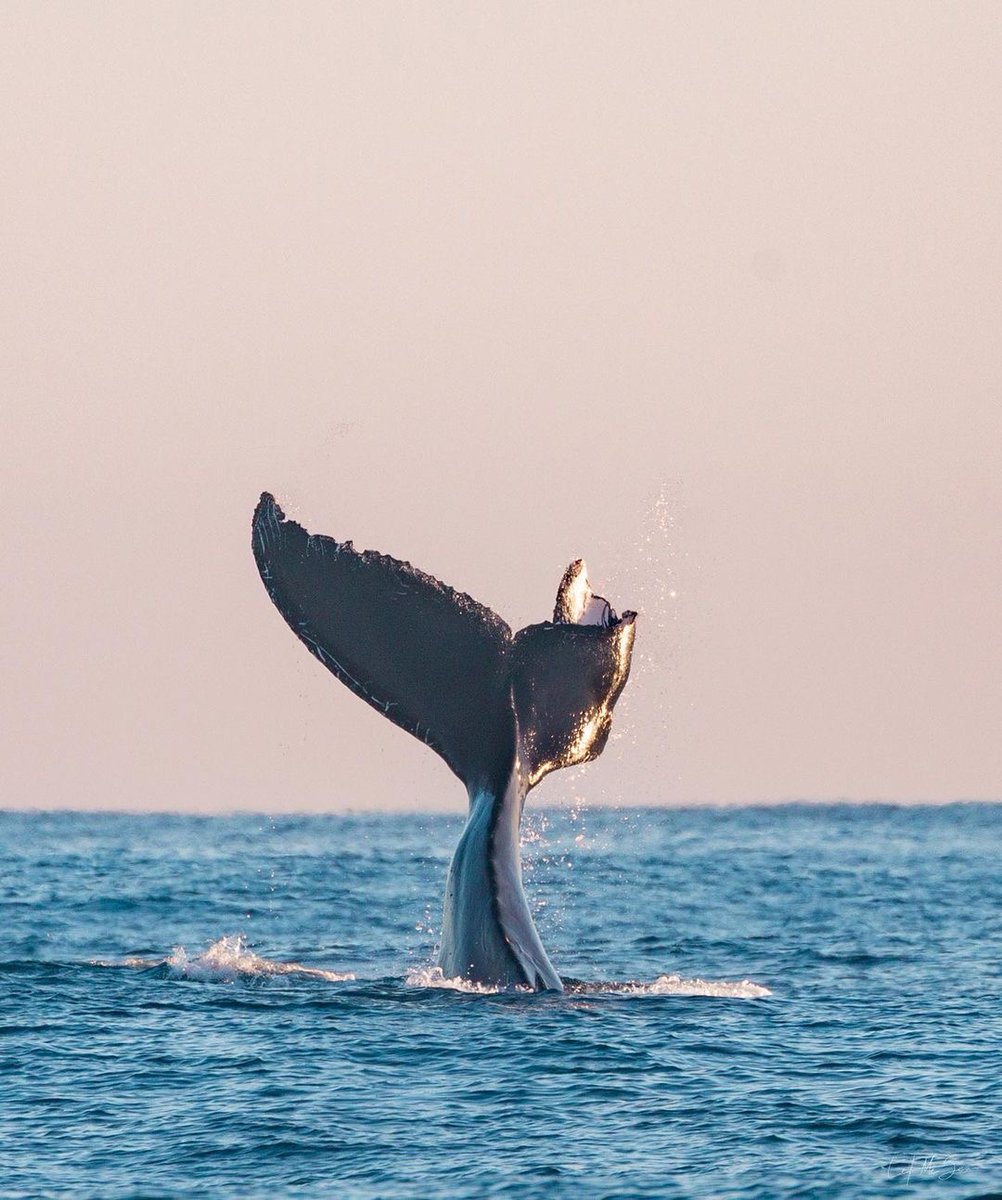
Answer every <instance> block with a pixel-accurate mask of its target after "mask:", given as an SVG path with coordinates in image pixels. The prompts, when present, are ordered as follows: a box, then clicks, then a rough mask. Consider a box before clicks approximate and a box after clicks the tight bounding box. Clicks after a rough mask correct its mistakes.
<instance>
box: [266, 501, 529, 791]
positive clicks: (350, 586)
mask: <svg viewBox="0 0 1002 1200" xmlns="http://www.w3.org/2000/svg"><path fill="white" fill-rule="evenodd" d="M252 542H253V549H254V557H255V559H256V561H257V566H258V570H259V572H260V574H261V579H262V580H263V582H264V585H265V587H266V588H267V589H268V594H269V595H270V596H271V599H272V600H273V601H274V603H275V606H276V607H277V608H278V610H279V612H280V613H281V614H282V616H283V617H284V618H285V620H286V621H287V622H288V624H289V627H290V628H291V629H292V631H293V632H294V633H295V634H296V636H297V637H298V638H299V639H300V641H302V642H303V644H304V645H305V646H306V647H307V648H308V649H309V651H310V652H311V653H312V654H313V655H314V656H315V657H316V658H317V659H319V660H320V662H322V663H323V664H324V666H325V667H326V668H327V669H328V670H329V671H331V672H332V673H333V674H334V675H336V676H337V678H338V679H340V680H341V682H342V683H344V684H346V685H347V686H348V687H349V688H351V690H352V691H353V692H355V694H356V695H358V696H361V697H362V699H363V700H365V701H366V702H367V703H368V704H371V705H372V707H373V708H376V709H378V710H379V711H380V712H381V713H383V714H384V715H385V716H386V717H388V718H389V719H390V720H391V721H393V722H394V723H395V724H397V725H399V726H400V727H401V728H402V729H406V730H407V731H408V732H409V733H412V734H413V735H414V736H415V737H417V738H420V739H421V740H422V741H423V742H425V743H427V744H428V745H429V746H431V747H432V748H433V749H434V750H436V751H437V752H438V753H439V754H440V755H441V756H442V758H444V759H445V761H446V762H447V763H448V764H449V766H450V767H451V768H452V770H453V771H454V772H455V773H456V774H457V775H458V776H459V778H460V779H462V780H463V782H464V783H465V784H467V786H470V784H471V783H473V784H476V783H477V781H478V780H480V779H482V778H487V777H490V776H491V775H493V774H496V773H497V771H498V770H499V769H500V767H501V764H503V762H504V761H505V759H506V757H507V756H508V755H510V753H511V749H512V745H513V736H514V735H513V732H512V726H513V722H512V717H511V706H510V701H509V699H508V681H507V672H508V663H507V653H508V648H509V645H510V643H511V638H512V635H511V630H510V629H509V628H508V626H507V625H506V624H505V622H504V621H502V620H501V618H500V617H499V616H498V615H497V614H496V613H494V612H492V611H491V610H490V609H489V608H487V607H485V606H484V605H482V604H479V603H478V602H477V601H476V600H473V599H472V598H471V597H470V596H467V595H465V594H463V593H462V592H456V591H454V590H453V589H452V588H450V587H447V586H446V585H445V584H443V583H440V582H439V581H438V580H437V579H434V578H433V577H432V576H431V575H426V574H425V573H424V572H423V571H419V570H418V569H417V568H416V567H412V566H411V564H410V563H408V562H400V561H398V560H397V559H395V558H390V557H389V556H388V555H385V554H378V553H376V552H375V551H372V550H364V551H358V550H356V549H355V548H354V547H353V546H352V544H351V542H338V541H335V540H334V539H333V538H330V537H324V536H321V535H319V534H310V533H308V532H307V531H306V530H305V529H304V528H303V527H302V526H301V525H300V524H298V522H296V521H291V520H289V519H287V518H286V516H285V514H284V513H283V512H282V509H281V508H280V507H279V505H278V504H277V503H276V502H275V499H274V497H273V496H272V495H270V493H268V492H265V493H264V494H263V495H262V496H261V499H260V502H259V503H258V506H257V509H256V510H255V513H254V520H253V526H252Z"/></svg>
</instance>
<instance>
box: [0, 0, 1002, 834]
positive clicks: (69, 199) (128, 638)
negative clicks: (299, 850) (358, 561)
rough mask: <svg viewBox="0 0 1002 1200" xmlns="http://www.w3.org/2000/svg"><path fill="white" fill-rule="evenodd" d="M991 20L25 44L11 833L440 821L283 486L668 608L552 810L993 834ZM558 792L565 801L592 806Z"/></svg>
mask: <svg viewBox="0 0 1002 1200" xmlns="http://www.w3.org/2000/svg"><path fill="white" fill-rule="evenodd" d="M1000 48H1002V6H999V5H998V4H996V3H964V4H946V3H936V4H925V3H917V2H909V3H899V4H895V3H886V4H879V5H874V4H872V3H871V2H870V0H867V2H866V3H845V2H843V3H839V4H836V5H832V4H829V3H818V4H806V3H782V4H770V3H759V4H755V5H745V4H738V3H729V4H711V3H690V4H669V3H649V4H643V3H630V4H627V3H618V4H594V3H584V2H582V3H575V4H562V3H552V4H544V5H540V4H538V3H526V4H522V3H514V2H512V0H508V2H506V3H501V4H480V3H478V4H452V3H427V4H392V5H385V4H383V5H381V4H377V3H373V2H369V0H366V2H365V3H357V4H328V3H323V4H317V3H299V4H285V3H256V4H255V3H240V4H222V3H215V4H213V3H205V2H204V0H199V2H198V3H172V4H151V3H150V4H132V3H128V4H125V3H122V4H116V3H99V4H87V5H79V4H73V3H64V4H53V3H43V2H39V0H31V2H30V3H15V2H11V0H8V2H7V3H5V4H4V5H3V7H2V9H0V174H2V181H0V182H2V191H0V194H2V196H3V221H2V226H0V264H2V274H0V305H2V313H0V328H2V335H0V373H2V380H3V386H2V391H0V439H2V442H0V444H2V472H3V503H4V510H5V522H4V549H5V554H4V581H3V587H2V589H0V620H2V639H0V652H2V656H3V663H2V672H3V674H2V679H3V688H2V692H0V707H2V712H0V739H2V747H0V749H2V753H0V803H2V804H3V805H6V806H46V807H64V806H66V807H106V808H139V809H146V808H162V809H196V810H206V811H208V810H216V809H233V808H268V809H275V810H321V809H343V808H346V807H355V808H360V807H425V808H427V807H446V808H451V809H454V810H455V811H457V812H458V811H460V810H461V809H462V806H463V803H464V797H463V794H462V790H461V787H460V785H459V784H458V783H457V782H456V781H455V780H454V779H453V777H452V776H451V775H450V774H449V772H448V770H447V768H446V767H445V766H444V764H442V763H441V762H440V761H439V760H438V759H437V758H436V757H435V755H433V754H432V753H431V752H430V751H428V750H427V749H426V748H425V747H424V746H422V745H420V744H419V743H418V742H416V741H414V740H413V739H411V738H410V737H408V736H407V735H406V734H404V733H402V732H401V731H400V730H398V729H396V728H395V727H393V726H392V725H390V724H389V723H388V722H386V721H385V720H383V719H382V718H381V717H379V716H378V715H377V714H376V713H374V712H373V711H372V710H370V709H369V708H367V707H366V706H365V705H364V704H362V703H360V702H359V701H358V700H357V699H356V698H355V697H353V696H352V695H351V694H350V693H349V692H348V691H347V690H346V689H345V688H343V687H342V686H341V685H340V684H338V683H337V682H336V680H334V678H333V677H332V676H330V675H328V674H327V673H326V672H325V671H324V670H323V668H322V667H321V666H320V665H319V664H318V663H317V662H315V661H314V660H313V659H312V658H311V657H310V656H309V655H308V654H307V653H306V652H305V650H304V649H303V648H302V646H300V645H299V643H298V642H297V641H296V640H295V638H293V636H292V635H291V633H290V632H289V630H288V629H287V628H286V626H285V624H284V623H283V621H282V620H281V618H280V617H279V615H278V613H277V612H276V611H274V609H273V608H272V606H271V604H270V602H269V600H268V598H267V596H266V594H265V591H264V589H263V587H262V586H261V584H260V581H259V580H258V577H257V573H256V570H255V567H254V563H253V559H252V557H251V552H250V547H249V523H250V516H251V511H252V509H253V506H254V504H255V502H256V500H257V497H258V494H259V493H260V492H261V490H262V489H269V490H272V491H274V492H275V493H276V495H277V496H278V498H279V500H280V501H281V502H282V503H283V504H284V506H285V507H286V510H287V511H288V512H289V514H290V515H292V516H295V517H297V518H298V519H300V520H301V521H303V523H304V524H306V525H307V526H308V527H309V528H311V529H313V530H315V531H318V532H325V533H329V534H332V535H334V536H337V537H340V538H353V539H354V541H355V543H356V545H358V546H368V547H374V548H377V549H380V550H383V551H385V552H387V553H392V554H395V555H397V556H398V557H403V558H408V559H410V560H411V561H413V562H414V563H416V564H417V565H419V566H421V567H423V568H424V569H426V570H428V571H430V572H432V573H434V574H436V575H438V576H439V577H440V578H442V579H444V580H446V581H447V582H449V583H451V584H453V585H455V586H457V587H459V588H461V589H463V590H466V591H469V592H471V593H472V594H473V595H475V596H477V597H478V598H479V599H481V600H483V601H484V602H486V603H488V604H490V605H491V606H492V607H494V608H495V609H496V610H497V611H498V612H499V613H501V614H502V616H504V617H505V618H506V619H507V620H508V621H509V622H510V623H511V624H512V625H513V626H514V627H516V628H517V627H518V626H520V625H523V624H527V623H530V622H532V621H535V620H540V619H543V618H545V617H547V616H548V615H549V614H550V612H551V610H552V604H553V596H554V593H555V590H556V586H557V583H558V581H559V579H560V576H561V574H562V572H563V570H564V567H565V566H566V565H567V563H568V561H569V560H570V559H571V558H573V557H576V556H578V555H584V556H585V557H586V558H587V559H588V562H589V564H590V566H591V572H592V577H593V579H594V581H595V582H596V583H597V584H598V585H599V590H600V591H602V592H603V593H605V594H607V595H608V596H609V598H610V599H611V600H612V601H613V603H614V604H615V605H616V606H617V607H619V608H621V609H622V608H624V607H635V608H639V609H640V612H641V617H640V621H639V624H638V631H637V652H636V657H635V665H634V674H633V677H632V679H631V682H630V684H629V685H628V687H627V690H626V693H625V694H624V697H623V699H622V701H621V702H620V705H619V707H618V708H617V714H616V718H617V719H616V724H615V729H614V739H615V740H614V741H612V742H611V743H610V745H609V747H608V749H607V750H606V752H605V754H604V755H603V757H602V759H601V760H599V761H598V762H596V763H594V764H592V765H590V766H589V767H587V768H585V769H583V770H581V771H579V772H577V773H575V774H574V775H573V776H571V777H569V778H568V777H565V778H561V777H559V776H554V777H552V778H551V779H550V780H548V781H547V782H546V783H545V784H544V785H543V786H542V787H541V788H540V789H539V791H538V792H537V793H535V795H534V798H535V799H538V800H540V801H542V800H543V799H544V798H549V799H552V800H568V799H571V798H573V797H575V796H581V797H584V798H585V799H587V800H589V801H596V802H604V803H664V804H683V803H707V802H722V803H733V802H739V801H768V800H781V799H788V798H797V797H806V798H835V797H849V798H857V799H865V798H884V799H894V800H943V799H951V798H958V797H970V798H997V797H999V796H1000V794H1002V737H1000V730H1002V652H1000V638H999V632H998V624H999V619H1000V616H1002V545H1000V529H1002V482H1000V472H1002V335H1000V318H1002V295H1000V288H1002V220H1000V214H1002V154H1000V147H1002V49H1000ZM563 774H564V776H567V775H568V774H569V773H567V772H564V773H563Z"/></svg>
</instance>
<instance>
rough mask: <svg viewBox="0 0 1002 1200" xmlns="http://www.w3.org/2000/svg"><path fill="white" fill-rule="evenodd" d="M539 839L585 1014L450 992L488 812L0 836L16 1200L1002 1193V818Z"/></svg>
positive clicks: (113, 820) (730, 826) (785, 824)
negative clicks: (451, 954)
mask: <svg viewBox="0 0 1002 1200" xmlns="http://www.w3.org/2000/svg"><path fill="white" fill-rule="evenodd" d="M527 818H528V820H527V828H526V830H525V838H524V845H523V854H524V858H525V866H526V877H527V890H528V891H529V893H530V898H531V900H532V902H533V904H534V908H535V912H536V919H537V922H538V924H539V927H540V930H541V932H542V935H543V940H544V943H545V944H546V945H547V948H548V949H549V951H550V953H551V957H552V958H553V960H554V962H555V963H556V965H557V967H558V969H559V970H560V971H561V973H562V974H563V975H565V976H573V977H575V978H577V979H580V980H583V981H586V986H585V989H584V990H583V991H580V992H574V993H570V994H566V995H563V996H554V995H543V996H532V995H518V994H514V995H513V994H482V993H480V992H477V991H475V990H461V989H457V988H455V987H450V986H448V985H447V984H446V982H445V981H443V980H441V979H440V978H439V977H438V973H436V972H435V971H434V970H433V969H432V963H433V961H434V946H435V940H436V936H437V932H438V929H439V924H440V908H441V897H442V892H443V887H444V881H445V873H446V869H447V866H448V862H449V858H450V856H451V853H452V850H453V847H454V846H455V843H456V840H457V837H458V835H459V830H460V828H461V824H462V819H461V817H459V816H457V817H455V818H452V817H432V816H415V815H408V816H400V815H379V816H375V815H370V816H324V817H282V818H274V819H269V818H267V817H260V816H237V817H226V818H195V817H187V816H126V815H111V814H70V813H0V866H2V870H0V896H2V926H0V1196H3V1197H21V1196H24V1197H28V1196H32V1197H34V1196H73V1197H78V1196H100V1197H140V1196H143V1197H161V1196H162V1197H171V1196H178V1197H180V1196H193V1195H199V1196H205V1197H220V1198H221V1197H234V1198H236V1197H258V1196H261V1197H264V1196H269V1197H282V1196H297V1197H312V1196H358V1197H373V1198H375V1197H386V1196H397V1197H411V1196H413V1197H425V1196H442V1197H475V1196H498V1197H501V1196H506V1197H507V1196H511V1197H515V1196H519V1197H521V1196H525V1197H560V1196H568V1197H570V1196H603V1197H604V1196H609V1197H614V1196H615V1197H633V1196H651V1197H655V1196H679V1197H700V1198H702V1197H706V1198H710V1197H714V1198H716V1197H742V1198H744V1197H747V1198H751V1197H755V1198H759V1197H760V1198H762V1200H773V1198H776V1197H783V1196H845V1197H856V1196H859V1197H875V1198H876V1197H880V1198H883V1197H897V1196H928V1197H939V1196H943V1197H947V1196H948V1197H974V1196H985V1195H989V1194H992V1193H995V1194H1002V1100H1000V1095H1002V985H1000V964H1002V806H1000V805H986V804H982V805H961V804H958V805H949V806H946V807H942V808H921V807H893V806H873V807H862V808H857V807H850V806H824V807H811V806H805V805H790V806H785V807H780V808H746V809H736V810H712V811H708V810H681V811H680V810H666V809H631V810H623V811H612V810H598V809H584V810H580V811H568V810H559V811H553V810H549V811H542V812H540V811H538V810H537V811H536V812H534V813H530V814H527Z"/></svg>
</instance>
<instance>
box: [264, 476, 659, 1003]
mask: <svg viewBox="0 0 1002 1200" xmlns="http://www.w3.org/2000/svg"><path fill="white" fill-rule="evenodd" d="M252 544H253V550H254V557H255V559H256V561H257V566H258V570H259V572H260V574H261V578H262V580H263V582H264V585H265V587H266V588H267V590H268V594H269V595H270V597H271V599H272V601H273V602H274V604H275V606H276V607H277V608H278V610H279V612H280V613H281V614H282V616H283V617H284V618H285V620H286V622H287V623H288V624H289V626H290V628H291V629H292V631H293V632H294V633H295V634H296V636H297V637H298V638H299V639H300V640H301V641H302V642H303V643H304V645H305V646H306V647H307V649H308V650H309V651H310V652H311V653H312V654H313V655H314V656H315V657H316V658H317V659H319V660H320V662H322V663H323V665H324V666H325V667H327V669H328V670H329V671H331V672H332V673H333V674H334V675H336V676H337V678H338V679H340V680H341V682H342V683H344V684H345V685H346V686H348V687H349V688H351V690H352V691H353V692H355V694H356V695H358V696H360V697H361V698H362V699H363V700H365V701H366V702H367V703H368V704H370V705H372V706H373V707H374V708H376V709H378V710H379V711H380V712H382V713H383V714H384V715H385V716H386V717H388V718H389V719H390V720H391V721H393V722H394V723H395V724H397V725H399V726H400V727H401V728H402V729H406V730H407V731H408V732H409V733H411V734H413V735H414V736H415V737H417V738H420V739H421V740H422V741H424V742H425V743H426V744H427V745H429V746H431V748H432V749H433V750H435V751H436V752H437V753H438V754H440V755H441V757H442V758H443V759H444V760H445V761H446V763H448V765H449V767H450V768H451V769H452V771H453V772H454V773H455V774H456V775H457V776H458V777H459V778H460V779H461V780H462V782H463V783H464V784H465V786H466V788H467V791H468V792H469V795H470V818H469V822H468V825H467V828H466V830H465V831H464V835H463V839H462V840H461V842H460V845H459V847H458V848H457V851H456V857H455V859H454V861H453V866H452V869H451V872H450V881H449V886H448V888H447V895H446V922H445V926H446V927H445V931H444V935H443V970H447V969H449V968H455V973H457V974H459V973H461V974H464V975H466V976H467V977H469V978H475V979H478V980H479V981H481V982H487V983H501V984H509V983H512V982H514V983H522V984H526V983H527V984H528V985H529V986H544V987H559V986H560V984H559V976H557V975H556V972H555V971H553V968H552V965H550V963H549V960H548V959H547V958H546V954H545V951H544V950H543V949H542V946H541V945H540V944H539V939H538V934H536V931H535V927H534V925H533V923H532V919H531V916H530V914H529V911H528V906H527V904H526V902H525V898H524V894H522V891H521V868H520V865H519V859H518V822H519V818H520V816H521V810H522V805H523V803H524V800H525V796H526V795H527V793H528V792H529V790H530V789H531V788H533V787H534V786H535V785H536V784H537V783H538V782H539V781H540V779H542V778H543V776H544V775H546V774H548V773H549V772H550V771H553V770H556V769H558V768H560V767H566V766H571V765H573V764H576V763H582V762H586V761H588V760H590V759H592V758H595V757H597V756H598V755H599V754H600V753H601V751H602V749H603V747H604V746H605V743H606V740H607V738H608V735H609V729H610V727H611V723H612V709H613V706H614V705H615V703H616V700H617V699H618V697H619V695H620V693H621V692H622V690H623V687H624V686H625V684H626V680H627V677H628V676H629V670H630V656H631V653H632V648H633V634H634V619H635V616H636V614H635V613H632V612H627V613H624V614H623V616H622V617H617V616H616V614H615V613H614V612H613V611H612V609H611V607H610V606H609V604H608V602H607V601H605V600H603V599H602V598H601V597H594V596H593V595H592V593H591V589H590V585H589V584H588V581H587V572H586V569H585V566H584V563H583V562H581V561H580V560H578V561H577V562H575V563H572V564H571V566H570V567H569V568H568V570H567V572H566V573H565V575H564V578H563V580H562V582H561V585H560V590H559V592H558V596H557V606H556V609H555V612H554V617H555V620H554V621H546V622H542V623H541V624H537V625H530V626H527V627H526V628H525V629H522V630H521V631H519V632H518V633H517V634H513V633H512V631H511V629H510V628H509V626H508V625H507V624H506V623H505V622H504V621H503V620H502V619H501V618H500V617H499V616H498V615H497V614H496V613H494V612H492V611H491V610H490V609H489V608H487V607H486V606H484V605H482V604H480V603H478V602H477V601H476V600H473V599H472V598H471V597H470V596H467V595H465V594H463V593H461V592H457V591H455V590H454V589H452V588H450V587H448V586H447V585H445V584H443V583H440V582H439V581H438V580H437V579H434V578H433V577H432V576H430V575H426V574H425V573H424V572H423V571H419V570H418V569H417V568H416V567H413V566H411V564H410V563H407V562H400V561H398V560H397V559H394V558H390V557H388V556H386V555H383V554H378V553H376V552H375V551H372V550H365V551H358V550H356V549H355V548H354V547H353V546H352V544H351V542H338V541H335V540H334V539H333V538H330V537H325V536H322V535H318V534H310V533H308V532H307V531H306V530H305V529H303V527H302V526H301V525H299V524H298V523H297V522H295V521H291V520H288V519H287V518H286V517H285V514H284V513H283V512H282V510H281V508H280V507H279V506H278V504H277V503H276V502H275V500H274V498H273V497H272V496H271V495H269V494H268V493H267V492H266V493H264V494H263V495H262V497H261V499H260V501H259V503H258V506H257V509H256V510H255V513H254V520H253V528H252ZM481 901H484V902H483V903H481ZM488 901H489V902H488Z"/></svg>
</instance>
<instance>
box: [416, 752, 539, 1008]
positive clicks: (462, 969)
mask: <svg viewBox="0 0 1002 1200" xmlns="http://www.w3.org/2000/svg"><path fill="white" fill-rule="evenodd" d="M521 809H522V800H521V796H520V794H519V790H518V785H517V777H516V776H515V773H514V772H512V775H511V777H510V778H509V780H508V785H507V787H506V788H505V790H504V792H503V793H501V794H498V795H495V794H492V793H490V792H478V793H475V794H473V795H471V798H470V814H469V817H468V819H467V822H466V827H465V829H464V830H463V835H462V837H461V838H460V839H459V845H458V846H457V847H456V853H455V854H454V856H453V859H452V866H451V867H450V868H449V879H448V883H447V885H446V891H445V918H444V922H443V927H442V948H441V952H440V955H439V966H440V967H441V968H442V972H443V974H445V975H446V976H448V977H449V978H461V979H470V980H473V981H475V982H477V983H487V984H493V985H496V986H500V987H518V986H523V987H525V986H528V987H532V988H537V989H552V990H557V991H559V990H561V989H562V986H563V985H562V984H561V981H560V976H559V975H558V974H557V972H556V970H555V969H554V967H553V964H552V963H551V962H550V960H549V957H548V956H547V953H546V951H545V950H544V949H543V944H542V942H541V941H540V939H539V934H538V932H537V931H536V926H535V924H534V923H533V920H532V914H531V913H530V912H529V905H528V902H527V900H526V898H525V891H524V889H523V887H522V863H521V858H520V854H519V839H518V827H519V820H520V817H521Z"/></svg>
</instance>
